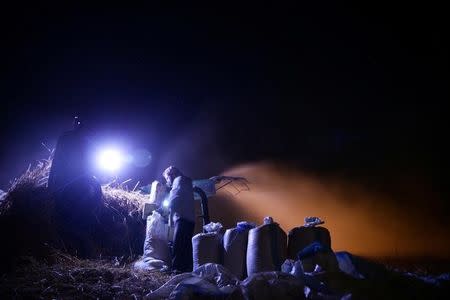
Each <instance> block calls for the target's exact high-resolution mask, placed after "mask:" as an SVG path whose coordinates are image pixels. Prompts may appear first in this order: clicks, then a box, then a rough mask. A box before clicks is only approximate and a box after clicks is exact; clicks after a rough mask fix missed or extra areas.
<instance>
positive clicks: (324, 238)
mask: <svg viewBox="0 0 450 300" xmlns="http://www.w3.org/2000/svg"><path fill="white" fill-rule="evenodd" d="M314 242H319V243H320V244H322V245H324V246H325V247H328V248H330V249H331V237H330V232H329V231H328V229H326V228H324V227H320V226H317V227H316V226H312V227H305V226H300V227H296V228H293V229H292V230H291V231H289V233H288V247H287V248H288V258H289V259H294V260H296V259H297V255H298V253H299V252H300V251H302V250H303V249H304V248H305V247H307V246H309V245H311V244H312V243H314Z"/></svg>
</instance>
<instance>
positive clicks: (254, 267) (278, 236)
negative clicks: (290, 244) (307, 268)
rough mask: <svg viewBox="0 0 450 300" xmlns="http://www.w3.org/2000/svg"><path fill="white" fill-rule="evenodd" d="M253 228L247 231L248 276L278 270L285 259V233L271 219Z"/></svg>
mask: <svg viewBox="0 0 450 300" xmlns="http://www.w3.org/2000/svg"><path fill="white" fill-rule="evenodd" d="M264 223H265V224H264V225H261V226H258V227H256V228H253V229H251V230H250V231H249V233H248V245H247V273H248V276H250V275H252V274H254V273H258V272H266V271H280V270H281V265H282V264H283V262H284V261H285V259H286V240H287V237H286V233H285V232H284V231H283V230H282V229H281V228H280V226H279V225H278V224H277V223H274V222H273V220H271V218H270V219H267V220H265V222H264Z"/></svg>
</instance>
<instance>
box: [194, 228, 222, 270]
mask: <svg viewBox="0 0 450 300" xmlns="http://www.w3.org/2000/svg"><path fill="white" fill-rule="evenodd" d="M203 227H204V230H205V231H209V232H206V233H199V234H197V235H195V236H194V237H192V251H193V253H192V254H193V255H192V256H193V265H194V271H195V270H197V269H198V268H199V267H200V266H201V265H203V264H206V263H214V264H223V254H222V250H223V249H222V238H223V234H222V228H223V227H222V224H220V223H212V222H211V223H209V224H206V225H205V226H203Z"/></svg>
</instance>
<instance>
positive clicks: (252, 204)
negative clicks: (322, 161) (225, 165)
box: [210, 163, 450, 258]
mask: <svg viewBox="0 0 450 300" xmlns="http://www.w3.org/2000/svg"><path fill="white" fill-rule="evenodd" d="M224 174H226V175H231V176H243V177H246V178H247V179H248V181H249V190H248V191H246V190H245V186H243V185H239V184H238V185H235V187H233V186H230V185H229V186H227V187H226V188H224V189H221V190H220V191H219V192H218V195H217V196H216V197H213V198H212V199H211V201H210V211H211V218H212V220H213V221H220V222H222V223H224V225H225V226H226V227H227V228H229V227H233V226H234V225H235V224H236V222H237V221H241V220H248V221H253V222H256V223H257V224H261V223H262V219H263V218H264V216H272V217H273V218H274V220H275V221H276V222H278V223H279V224H280V225H281V226H282V228H283V229H284V230H285V231H286V232H288V231H289V230H290V229H292V228H294V227H296V226H299V225H302V224H303V222H304V217H305V216H318V217H320V218H322V219H323V220H325V225H324V226H326V227H327V228H328V229H329V230H330V232H331V236H332V247H333V250H335V251H340V250H346V251H350V252H352V253H354V254H359V255H364V256H371V257H425V256H428V257H435V258H449V253H450V247H449V242H448V238H447V236H448V235H449V232H448V231H447V229H446V228H445V227H443V226H439V224H438V222H434V221H433V219H432V218H427V217H426V216H424V215H423V210H422V211H421V209H420V207H419V208H418V207H413V206H408V205H406V206H405V203H404V202H399V201H396V200H395V199H393V198H392V197H391V196H388V195H386V194H382V193H380V192H376V191H372V190H369V189H368V188H367V187H364V186H362V185H358V184H356V183H354V182H353V183H352V182H350V181H348V180H345V179H343V178H339V177H331V176H329V177H319V176H313V175H308V174H304V173H301V172H299V171H296V170H293V169H291V168H289V167H288V166H280V165H276V164H273V163H257V164H248V165H242V166H238V167H235V168H232V169H229V170H227V171H226V172H224ZM380 180H382V179H380ZM425 205H426V204H425Z"/></svg>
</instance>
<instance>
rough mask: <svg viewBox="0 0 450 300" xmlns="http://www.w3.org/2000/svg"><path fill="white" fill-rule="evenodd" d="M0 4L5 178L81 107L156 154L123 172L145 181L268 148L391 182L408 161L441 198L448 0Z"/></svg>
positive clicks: (307, 166) (370, 181)
mask: <svg viewBox="0 0 450 300" xmlns="http://www.w3.org/2000/svg"><path fill="white" fill-rule="evenodd" d="M307 2H315V1H307ZM359 2H361V1H359ZM3 14H4V15H5V16H4V17H3V18H2V21H1V22H2V23H1V26H2V27H1V28H2V29H1V33H2V45H3V46H2V50H1V51H2V56H1V57H2V64H1V66H2V67H1V68H2V70H1V75H2V77H1V89H0V97H1V105H2V108H1V112H0V122H1V136H2V146H1V147H0V166H1V172H0V188H4V189H5V188H6V187H7V184H8V181H9V180H10V179H12V178H13V177H15V176H17V175H19V174H20V173H21V172H22V171H23V170H24V169H26V167H27V166H28V164H29V163H30V162H34V161H35V160H36V159H40V158H44V157H46V156H47V153H46V150H45V149H44V148H43V147H42V146H41V142H44V143H46V144H48V145H49V146H50V147H52V146H54V145H55V142H56V139H57V137H58V135H59V134H60V133H61V132H63V131H64V130H67V129H69V128H70V126H71V119H72V117H73V116H74V115H75V114H79V115H80V116H82V117H83V118H84V119H86V123H87V124H88V126H89V127H90V128H91V129H92V131H93V132H95V136H96V137H97V138H96V139H97V141H98V142H99V143H101V141H103V140H105V139H112V140H118V141H120V142H121V143H124V144H126V147H127V149H135V148H146V149H148V150H149V151H150V152H151V153H152V155H153V161H152V163H151V164H150V165H149V166H148V167H147V168H145V169H129V170H127V171H126V172H125V173H124V174H123V177H124V179H126V178H125V177H133V178H135V179H136V180H139V179H141V180H150V179H152V178H154V177H155V176H157V175H158V174H159V173H160V172H161V171H162V170H163V168H164V167H165V166H167V165H168V164H171V163H174V164H176V165H178V166H180V167H181V168H182V169H183V170H185V172H186V173H188V174H190V175H191V176H192V177H195V178H202V177H203V178H204V177H209V176H212V175H215V174H218V173H220V172H222V171H223V170H225V169H227V168H230V167H232V166H235V165H238V164H240V163H246V162H252V161H261V160H270V161H277V162H280V163H283V164H288V165H290V166H294V167H297V168H299V169H302V170H308V171H309V172H314V173H333V174H341V176H345V177H348V178H353V179H354V180H357V181H360V182H363V183H364V184H366V185H368V186H371V187H373V188H375V189H376V188H380V189H386V190H391V189H393V190H394V191H393V192H395V188H392V184H391V185H389V182H391V181H392V180H394V181H393V182H394V183H395V179H396V178H397V177H396V176H398V174H405V173H408V174H410V175H411V174H412V175H413V176H416V177H417V180H419V181H421V180H423V181H426V182H427V183H428V182H431V183H432V186H433V188H434V189H435V190H437V191H439V193H440V194H441V195H442V197H441V200H440V201H443V203H447V195H448V194H447V191H448V190H447V188H446V186H447V183H446V182H447V179H446V178H448V175H446V173H447V170H448V154H447V153H448V150H449V149H448V148H447V147H445V145H446V139H447V136H448V134H447V128H446V127H447V123H448V121H447V115H448V114H447V111H446V110H444V107H445V102H447V100H448V99H449V93H448V82H449V73H448V69H449V60H448V59H449V56H448V53H449V44H448V36H449V35H448V30H447V29H446V28H447V25H448V24H447V23H448V21H447V19H448V18H447V16H445V14H444V9H443V7H439V6H436V5H434V4H431V3H429V2H426V3H425V2H424V3H422V4H421V5H415V4H412V3H410V2H406V1H405V2H396V3H395V4H393V3H392V1H391V2H388V3H382V2H380V1H370V2H367V1H364V4H361V3H359V4H357V3H350V2H347V3H339V4H336V3H327V2H320V3H317V4H311V3H309V4H301V5H298V4H297V5H281V4H279V5H276V6H264V5H263V4H262V3H259V4H255V5H248V6H244V5H243V4H239V5H237V6H232V5H231V4H229V5H228V4H227V5H224V6H223V7H208V8H206V7H203V6H201V7H200V6H198V7H187V6H185V7H182V6H177V7H175V6H173V5H170V6H166V7H164V6H160V5H156V4H153V5H150V6H142V7H141V6H134V7H122V6H113V5H112V4H110V5H107V6H97V7H95V6H90V7H78V6H71V7H66V6H62V5H61V6H53V5H47V6H46V5H42V6H35V7H32V6H26V5H23V6H21V7H13V8H10V9H5V10H4V11H3ZM393 185H395V184H393ZM424 201H426V200H424ZM445 207H447V208H448V204H445Z"/></svg>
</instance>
